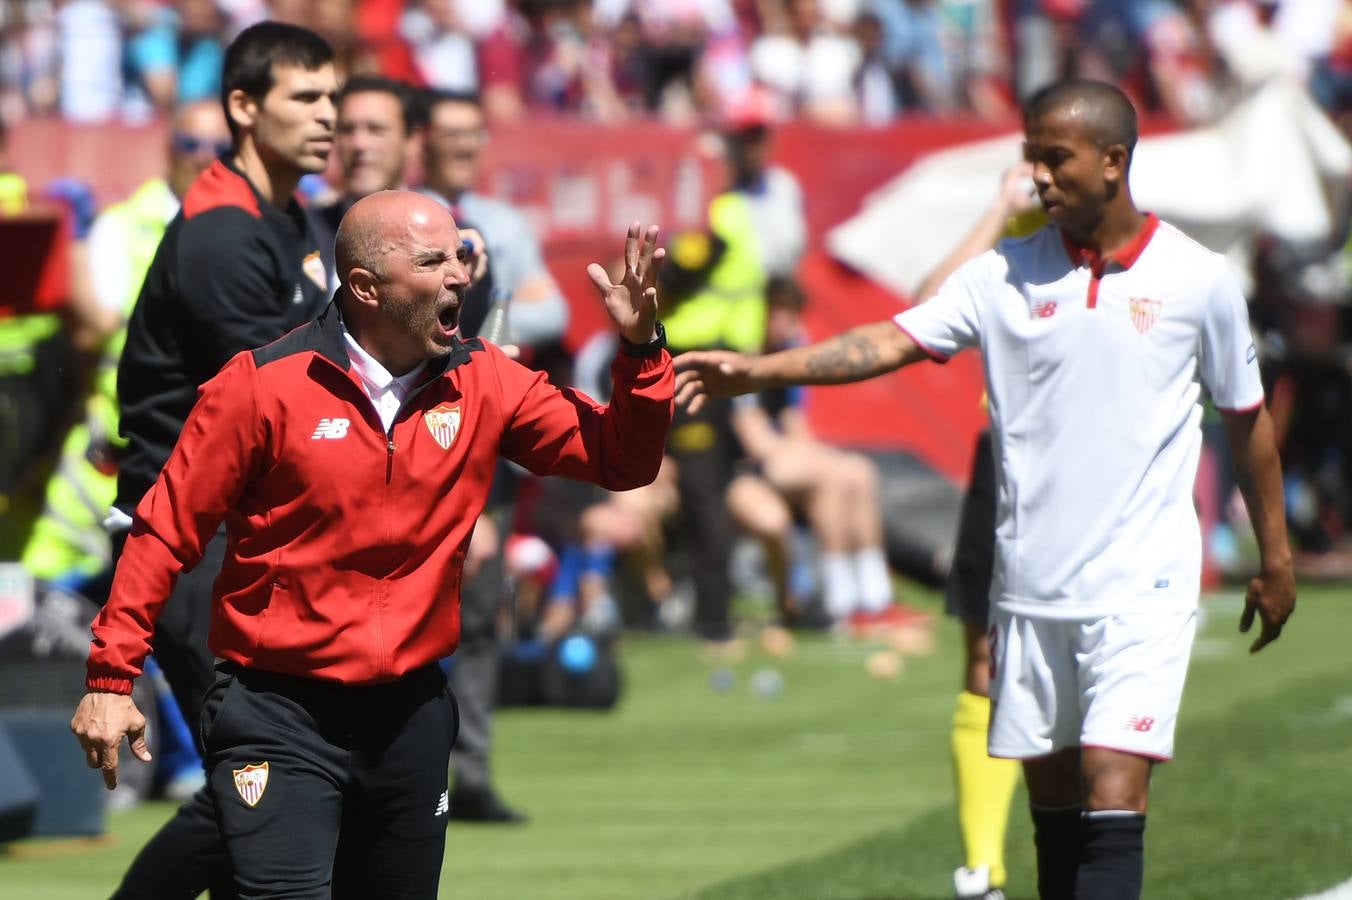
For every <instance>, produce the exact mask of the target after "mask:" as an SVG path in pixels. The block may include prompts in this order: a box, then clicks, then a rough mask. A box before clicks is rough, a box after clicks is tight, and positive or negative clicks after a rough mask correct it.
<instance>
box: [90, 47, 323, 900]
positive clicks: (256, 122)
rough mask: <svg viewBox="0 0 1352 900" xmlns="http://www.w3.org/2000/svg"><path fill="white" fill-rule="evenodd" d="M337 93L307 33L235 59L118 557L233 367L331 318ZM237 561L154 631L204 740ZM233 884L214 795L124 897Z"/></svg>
mask: <svg viewBox="0 0 1352 900" xmlns="http://www.w3.org/2000/svg"><path fill="white" fill-rule="evenodd" d="M336 93H337V82H336V79H335V75H334V69H333V51H332V49H331V48H330V47H329V45H328V44H327V43H325V41H324V40H323V39H322V38H320V37H319V36H318V35H316V34H314V33H313V32H310V31H308V30H306V29H304V28H299V27H296V26H292V25H284V24H281V23H277V22H263V23H260V24H258V25H255V26H253V27H251V28H249V29H246V30H245V31H244V32H242V33H241V34H240V35H239V37H237V38H236V39H235V41H234V42H233V43H232V44H231V45H230V47H229V49H228V50H227V51H226V56H225V64H224V71H223V73H222V89H221V99H222V103H223V105H224V106H225V113H226V120H227V122H228V123H229V125H230V130H231V134H232V136H233V138H234V148H233V150H232V152H231V153H229V154H227V155H226V156H224V157H222V158H221V159H218V160H217V161H216V162H214V163H213V164H212V165H211V167H210V168H209V169H207V171H205V172H203V173H202V175H200V176H199V177H198V178H197V180H196V181H194V182H193V184H192V187H191V188H189V190H188V193H187V195H186V196H185V197H184V198H183V207H182V209H181V210H180V211H179V214H178V215H177V216H176V217H175V218H174V220H173V222H171V223H170V225H169V227H168V230H167V231H166V232H165V235H164V238H163V240H162V241H161V243H160V247H159V250H158V251H157V252H156V254H155V258H154V261H153V262H152V263H151V265H150V270H149V271H148V272H147V274H146V279H145V283H144V285H143V287H142V289H141V294H140V297H139V298H138V300H137V303H136V308H135V310H134V311H133V312H132V316H131V320H130V323H129V325H128V328H127V343H126V348H125V349H124V351H123V354H122V360H121V364H120V366H119V369H118V395H119V397H120V400H121V404H122V420H121V421H122V425H121V427H122V433H123V435H124V436H125V437H126V438H127V441H128V444H127V447H126V449H125V451H124V452H123V455H122V457H121V459H120V460H119V469H118V490H117V500H116V502H115V504H114V510H113V512H112V516H111V517H110V526H112V527H113V528H114V529H115V536H114V547H115V552H120V550H121V546H122V543H123V542H124V541H125V538H126V531H125V529H126V527H128V526H129V525H130V522H131V513H132V511H133V510H134V509H135V508H136V505H137V504H138V503H139V502H140V500H141V498H142V496H143V495H144V494H145V493H146V492H147V491H148V490H149V489H150V487H151V486H152V485H153V484H154V483H155V479H156V478H157V477H158V476H159V472H160V469H161V467H162V466H163V465H164V463H165V461H166V460H167V459H168V458H169V454H170V451H172V450H173V448H174V444H175V443H176V442H177V440H178V437H179V432H180V430H181V429H182V428H183V424H184V421H185V420H186V419H187V417H188V412H189V410H190V409H191V408H192V406H193V403H194V401H195V399H196V396H197V389H198V387H199V386H200V385H201V384H203V383H204V382H206V381H207V380H208V379H210V378H211V377H213V376H214V375H215V374H216V373H217V371H218V370H219V369H220V368H221V366H222V365H224V364H225V362H226V361H228V360H229V359H230V358H231V357H232V356H233V355H234V354H236V353H238V352H239V351H241V350H245V349H250V348H253V347H257V346H260V345H262V344H266V343H268V342H270V341H273V340H275V339H276V338H278V337H280V336H281V335H283V334H285V333H286V332H287V331H290V330H291V329H292V328H295V327H297V326H299V325H301V324H304V323H305V322H307V321H308V320H310V319H311V318H313V317H314V316H315V315H316V314H317V313H318V312H319V311H320V310H321V309H322V308H323V306H324V303H325V301H326V299H327V294H328V291H327V281H326V278H325V273H324V264H323V261H322V259H321V258H320V253H319V244H318V241H317V240H316V239H315V237H314V234H313V232H312V231H311V230H310V228H309V225H308V224H307V222H306V218H305V215H304V213H303V212H302V210H301V208H300V206H299V205H298V204H297V202H296V200H295V198H294V196H293V194H294V192H295V189H296V185H297V183H298V182H299V180H300V178H301V176H302V175H304V174H306V173H310V172H321V171H323V170H324V167H325V164H326V161H327V158H328V154H329V150H330V148H331V147H332V144H333V127H334V117H335V112H334V98H335V95H336ZM119 525H120V527H119ZM117 531H120V532H121V533H120V534H117V533H116V532H117ZM224 551H225V540H224V532H223V531H222V532H220V533H218V534H217V536H216V538H215V539H214V540H212V541H211V543H210V544H209V545H208V547H207V548H206V552H205V554H204V555H203V558H202V561H201V563H199V564H198V565H197V566H196V568H194V569H193V570H192V571H190V572H185V573H184V575H183V577H181V578H180V579H179V580H178V583H177V585H176V586H175V589H174V592H173V594H172V595H171V597H170V600H169V603H168V605H167V607H166V610H165V615H164V616H163V617H161V619H160V620H159V622H158V623H157V625H156V629H155V636H154V652H155V657H156V661H157V662H158V663H159V665H160V667H161V668H162V669H163V670H164V672H165V675H166V677H167V678H168V680H169V683H170V686H171V687H172V688H173V691H174V697H175V699H176V700H177V701H178V704H179V707H180V708H181V709H182V711H183V714H184V718H185V719H186V721H187V723H188V725H189V727H190V728H192V729H193V730H194V731H196V730H197V729H198V726H199V722H200V718H201V710H202V698H203V695H204V694H205V692H206V690H207V688H208V687H210V686H211V684H212V682H213V681H214V670H213V665H214V659H213V657H212V655H211V652H210V651H209V650H208V649H207V628H208V620H209V610H210V600H211V586H212V582H213V581H214V580H215V578H216V574H217V572H218V571H219V570H220V566H221V562H222V559H223V557H224ZM229 885H230V877H229V871H228V866H227V864H226V861H225V853H224V847H223V845H222V843H221V840H220V836H219V833H218V831H217V824H216V818H215V814H214V811H213V808H212V806H211V804H210V800H209V798H208V797H207V795H206V794H205V793H204V792H199V793H198V795H197V796H195V797H194V798H193V799H192V800H190V801H189V802H188V803H187V804H185V805H184V807H183V808H182V809H181V810H180V811H179V813H178V815H177V816H176V817H175V818H174V819H172V820H171V821H170V822H169V823H168V824H167V825H165V827H164V828H163V829H161V831H160V833H159V834H157V835H156V836H155V837H154V838H152V839H151V841H150V843H149V844H147V845H146V847H145V848H144V849H143V850H142V851H141V853H140V854H139V855H138V856H137V858H136V860H135V861H134V862H133V863H132V866H131V869H130V870H128V872H127V875H126V877H125V878H124V880H123V884H122V886H121V887H120V888H119V890H118V893H117V894H116V896H117V897H119V898H132V897H145V898H156V900H165V898H175V897H195V896H197V894H198V893H200V892H201V891H202V890H203V889H206V888H207V887H209V886H210V887H211V889H212V895H213V896H231V894H232V893H233V889H232V888H230V887H229Z"/></svg>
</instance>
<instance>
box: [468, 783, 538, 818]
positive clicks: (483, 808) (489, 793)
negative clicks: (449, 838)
mask: <svg viewBox="0 0 1352 900" xmlns="http://www.w3.org/2000/svg"><path fill="white" fill-rule="evenodd" d="M450 817H451V818H452V819H453V820H455V821H457V822H486V823H490V824H499V825H520V824H522V823H523V822H525V821H526V814H525V813H523V812H520V811H518V810H515V809H512V808H511V807H510V806H508V805H507V804H505V803H503V802H502V799H501V798H500V797H498V795H497V793H496V792H495V791H494V790H493V789H492V788H491V787H485V788H469V789H466V790H455V791H452V792H451V810H450Z"/></svg>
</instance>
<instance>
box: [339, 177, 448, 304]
mask: <svg viewBox="0 0 1352 900" xmlns="http://www.w3.org/2000/svg"><path fill="white" fill-rule="evenodd" d="M450 216H451V214H450V212H449V211H448V210H447V209H446V207H444V206H442V205H441V204H440V203H438V202H436V201H435V200H433V199H431V198H430V197H425V196H423V195H422V194H415V193H413V192H411V191H377V192H376V193H374V194H368V195H367V196H365V197H363V198H361V199H360V200H358V201H357V202H356V203H354V204H352V207H351V208H350V209H349V210H348V211H347V213H346V214H345V215H344V216H343V219H342V221H341V222H339V223H338V234H337V236H336V237H335V240H334V244H335V246H334V258H335V260H336V261H337V264H338V280H339V282H340V283H342V284H343V285H346V284H347V279H348V273H350V272H351V271H352V270H353V269H366V270H367V271H368V272H371V273H373V274H374V275H375V276H376V277H377V278H380V279H384V278H385V266H384V259H385V255H386V254H387V253H390V252H391V251H393V250H394V249H395V248H397V247H399V246H400V245H401V244H403V243H405V242H407V241H408V240H409V238H410V236H411V235H410V233H411V232H413V231H416V230H419V229H420V228H422V227H423V226H425V225H427V224H428V223H430V222H434V221H436V220H437V219H438V218H447V219H449V218H450Z"/></svg>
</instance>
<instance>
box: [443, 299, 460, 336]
mask: <svg viewBox="0 0 1352 900" xmlns="http://www.w3.org/2000/svg"><path fill="white" fill-rule="evenodd" d="M437 322H438V324H440V325H441V330H442V331H444V332H446V333H447V334H450V333H452V332H454V331H455V330H456V329H457V328H459V327H460V304H459V303H451V304H448V305H447V306H443V307H442V308H441V309H440V310H438V312H437Z"/></svg>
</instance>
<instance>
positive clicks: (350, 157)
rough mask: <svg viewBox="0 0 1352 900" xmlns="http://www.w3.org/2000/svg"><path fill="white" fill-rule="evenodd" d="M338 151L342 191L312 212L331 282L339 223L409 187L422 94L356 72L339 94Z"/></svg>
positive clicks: (313, 224) (418, 141)
mask: <svg viewBox="0 0 1352 900" xmlns="http://www.w3.org/2000/svg"><path fill="white" fill-rule="evenodd" d="M336 122H337V124H336V125H335V127H334V150H335V151H337V153H338V176H339V178H340V179H341V181H340V183H339V189H340V193H339V195H338V198H337V199H336V200H334V202H333V203H330V204H327V205H325V206H319V207H313V208H311V209H310V210H309V212H310V222H311V225H312V226H313V227H314V229H315V234H316V236H317V237H318V238H319V251H320V255H321V256H322V258H323V260H324V268H325V270H326V271H327V272H328V273H329V275H330V281H331V282H333V283H334V284H335V285H336V284H337V277H336V274H335V267H334V259H333V244H334V238H335V237H336V236H337V234H338V223H339V222H340V221H342V218H343V214H344V213H346V212H347V211H348V210H349V209H350V208H351V207H352V204H354V203H356V202H357V201H358V200H360V199H361V198H362V197H365V196H366V195H367V194H374V193H375V192H376V191H389V190H399V189H402V188H404V187H406V181H405V173H406V170H407V169H408V161H409V157H410V156H412V155H414V154H416V153H417V152H418V147H419V143H420V140H421V131H422V130H421V128H420V114H419V104H418V98H417V94H416V92H415V90H414V88H413V87H412V86H411V85H408V84H406V83H404V82H402V81H397V80H395V79H393V78H385V77H383V76H380V75H355V76H353V77H352V78H349V79H348V80H347V82H346V83H344V84H343V87H342V90H340V91H339V92H338V104H337V120H336Z"/></svg>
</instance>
